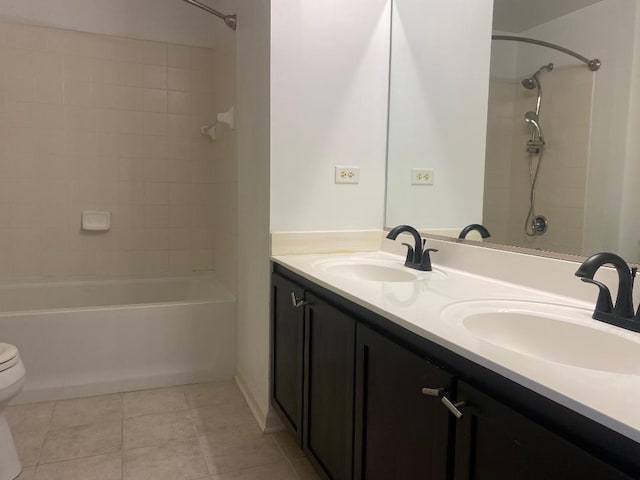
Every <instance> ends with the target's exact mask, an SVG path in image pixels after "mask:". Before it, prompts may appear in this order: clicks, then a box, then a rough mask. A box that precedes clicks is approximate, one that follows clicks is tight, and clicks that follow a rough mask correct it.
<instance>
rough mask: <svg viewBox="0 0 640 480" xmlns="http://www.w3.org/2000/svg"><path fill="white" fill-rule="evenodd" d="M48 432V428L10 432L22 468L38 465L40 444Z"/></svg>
mask: <svg viewBox="0 0 640 480" xmlns="http://www.w3.org/2000/svg"><path fill="white" fill-rule="evenodd" d="M48 431H49V429H48V428H41V429H39V430H31V431H17V432H12V436H13V441H14V443H15V444H16V450H17V451H18V457H20V462H22V466H23V467H30V466H33V465H35V464H36V463H38V459H39V458H40V454H41V451H42V444H43V443H44V440H45V437H46V436H47V432H48Z"/></svg>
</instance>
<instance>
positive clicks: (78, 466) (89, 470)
mask: <svg viewBox="0 0 640 480" xmlns="http://www.w3.org/2000/svg"><path fill="white" fill-rule="evenodd" d="M121 478H122V457H121V455H120V454H119V453H116V454H112V455H100V456H96V457H86V458H79V459H76V460H67V461H64V462H58V463H48V464H45V465H40V466H38V469H37V470H36V475H35V477H34V480H120V479H121Z"/></svg>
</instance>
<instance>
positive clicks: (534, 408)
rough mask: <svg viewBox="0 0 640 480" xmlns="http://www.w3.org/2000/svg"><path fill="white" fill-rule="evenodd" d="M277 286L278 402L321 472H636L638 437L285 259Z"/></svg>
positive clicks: (366, 475) (365, 477)
mask: <svg viewBox="0 0 640 480" xmlns="http://www.w3.org/2000/svg"><path fill="white" fill-rule="evenodd" d="M272 288H273V291H272V386H271V387H272V405H273V406H274V408H275V409H276V410H277V411H278V412H279V413H280V416H281V417H282V419H283V420H284V421H285V423H286V424H287V426H288V427H289V428H290V429H291V430H292V431H293V432H294V433H295V434H296V437H297V440H298V443H299V445H300V446H301V447H302V448H303V450H304V452H305V453H306V454H307V456H308V457H309V460H310V461H311V463H312V464H313V465H314V466H315V468H316V469H317V470H318V472H319V473H320V475H321V476H322V477H323V478H325V479H327V480H351V479H355V480H414V479H416V480H418V479H428V480H513V479H516V478H517V479H522V480H534V479H535V480H574V479H575V480H578V479H579V480H584V479H594V480H595V479H597V480H631V479H640V445H638V443H636V442H634V441H633V440H630V439H628V438H626V437H624V436H622V435H621V434H619V433H617V432H614V431H613V430H611V429H608V428H607V427H605V426H603V425H600V424H598V423H596V422H593V421H592V420H589V419H588V418H585V417H583V416H581V415H579V414H578V413H576V412H574V411H572V410H570V409H567V408H566V407H563V406H561V405H559V404H557V403H555V402H552V401H551V400H549V399H547V398H545V397H543V396H541V395H539V394H537V393H535V392H533V391H531V390H528V389H526V388H525V387H523V386H521V385H519V384H516V383H514V382H512V381H510V380H508V379H506V378H505V377H503V376H501V375H499V374H497V373H496V372H493V371H492V370H490V369H487V368H485V367H482V366H480V365H478V364H476V363H474V362H472V361H470V360H467V359H466V358H463V357H461V356H459V355H456V354H455V353H453V352H451V351H450V350H448V349H446V348H444V347H441V346H439V345H437V344H435V343H433V342H430V341H429V340H426V339H424V338H422V337H419V336H417V335H415V334H413V333H411V332H408V331H407V330H406V329H403V328H402V327H400V326H398V325H396V324H394V323H392V322H390V321H389V320H387V319H385V318H383V317H381V316H379V315H377V314H375V313H373V312H370V311H369V310H366V309H364V308H363V307H360V306H358V305H355V304H354V303H352V302H350V301H348V300H346V299H344V298H342V297H340V296H339V295H337V294H335V293H333V292H330V291H328V290H326V289H323V288H322V287H319V286H318V285H316V284H314V283H312V282H310V281H308V280H306V279H304V278H302V277H300V276H298V275H296V274H295V273H293V272H290V271H288V270H287V269H284V268H282V267H280V266H276V267H274V273H273V281H272ZM292 293H293V296H294V298H293V301H292ZM441 367H442V368H441ZM473 385H475V386H476V387H477V386H478V385H481V386H482V388H481V389H478V388H475V387H474V386H473ZM423 388H427V389H432V390H437V389H442V395H446V396H447V398H448V399H450V400H451V404H450V406H451V405H452V404H454V403H455V404H456V405H459V404H460V402H464V406H461V407H459V408H460V409H461V411H462V417H461V418H460V419H457V418H456V417H455V416H454V415H452V414H451V413H450V412H449V410H448V409H447V407H445V405H444V404H443V402H442V395H440V394H437V395H435V396H434V395H427V394H424V393H423V391H422V389H423ZM427 393H432V394H433V393H434V392H433V391H431V392H427ZM489 394H490V395H491V396H490V395H489Z"/></svg>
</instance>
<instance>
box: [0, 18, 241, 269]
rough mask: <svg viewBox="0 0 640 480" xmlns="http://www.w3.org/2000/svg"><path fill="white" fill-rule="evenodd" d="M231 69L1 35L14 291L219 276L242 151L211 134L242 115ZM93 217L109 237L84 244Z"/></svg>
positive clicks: (1, 111)
mask: <svg viewBox="0 0 640 480" xmlns="http://www.w3.org/2000/svg"><path fill="white" fill-rule="evenodd" d="M226 55H229V56H231V58H232V60H233V62H235V56H234V53H233V52H231V53H226ZM220 58H221V54H220V53H219V52H215V51H214V50H213V49H205V48H196V47H186V46H180V45H172V44H166V43H159V42H148V41H142V40H133V39H127V38H118V37H112V36H105V35H93V34H84V33H79V32H73V31H67V30H62V29H55V28H43V27H35V26H27V25H19V24H12V23H0V65H1V68H0V252H1V254H0V278H23V277H40V276H46V277H65V276H75V275H99V274H107V275H124V274H146V273H162V272H186V271H192V270H211V269H213V268H214V259H215V247H216V243H217V239H216V238H217V237H216V227H217V226H218V225H219V223H220V222H219V216H220V215H222V216H225V215H231V214H227V213H225V212H222V213H221V212H218V209H217V205H219V204H220V202H221V201H223V200H224V201H226V199H222V198H220V195H219V191H220V190H223V191H225V192H226V193H227V194H228V195H232V196H233V195H235V191H234V189H233V187H229V186H228V184H230V185H234V182H235V181H236V180H235V177H233V176H232V174H227V173H225V174H224V175H225V176H224V178H223V179H222V180H220V179H218V178H217V176H218V175H220V173H221V172H227V171H228V170H232V169H233V168H234V167H232V166H235V161H234V158H231V157H232V156H233V155H235V150H234V148H233V147H231V146H227V147H220V146H218V145H216V144H215V143H214V142H212V141H211V140H210V139H208V138H206V137H204V136H202V135H201V134H200V126H201V125H203V124H205V123H208V122H210V121H211V120H212V119H213V118H214V116H215V112H216V111H220V108H221V107H226V108H228V107H227V104H229V105H228V106H231V104H233V103H235V89H231V88H230V86H229V85H233V84H234V81H235V80H234V79H231V80H229V79H227V77H228V76H233V75H234V70H235V69H233V70H229V66H228V65H226V64H225V65H224V66H223V67H222V68H219V66H218V65H217V62H218V61H219V59H220ZM227 63H229V61H227ZM219 85H220V86H221V89H222V90H224V91H222V90H219V89H218V86H219ZM223 98H226V100H225V101H223V100H222V99H223ZM226 142H227V143H230V144H231V145H234V144H235V136H233V135H229V138H227V139H226ZM226 156H229V158H226ZM223 157H225V158H223ZM221 183H222V184H223V185H226V186H225V187H224V188H219V187H218V185H219V184H221ZM231 203H233V202H231ZM93 209H96V210H109V211H111V212H112V229H111V230H110V231H109V232H106V233H87V232H82V231H81V230H80V215H81V212H82V210H93ZM226 209H227V207H225V208H224V210H226ZM232 231H235V230H234V229H233V228H232Z"/></svg>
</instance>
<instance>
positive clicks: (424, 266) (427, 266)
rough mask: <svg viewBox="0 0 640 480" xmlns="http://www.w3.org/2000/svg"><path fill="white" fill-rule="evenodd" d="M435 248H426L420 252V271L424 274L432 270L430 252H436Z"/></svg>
mask: <svg viewBox="0 0 640 480" xmlns="http://www.w3.org/2000/svg"><path fill="white" fill-rule="evenodd" d="M437 251H438V250H437V249H436V248H427V249H425V251H424V252H422V261H421V262H420V267H421V268H420V270H423V271H425V272H430V271H432V270H433V268H432V267H431V255H429V254H430V252H437Z"/></svg>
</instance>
